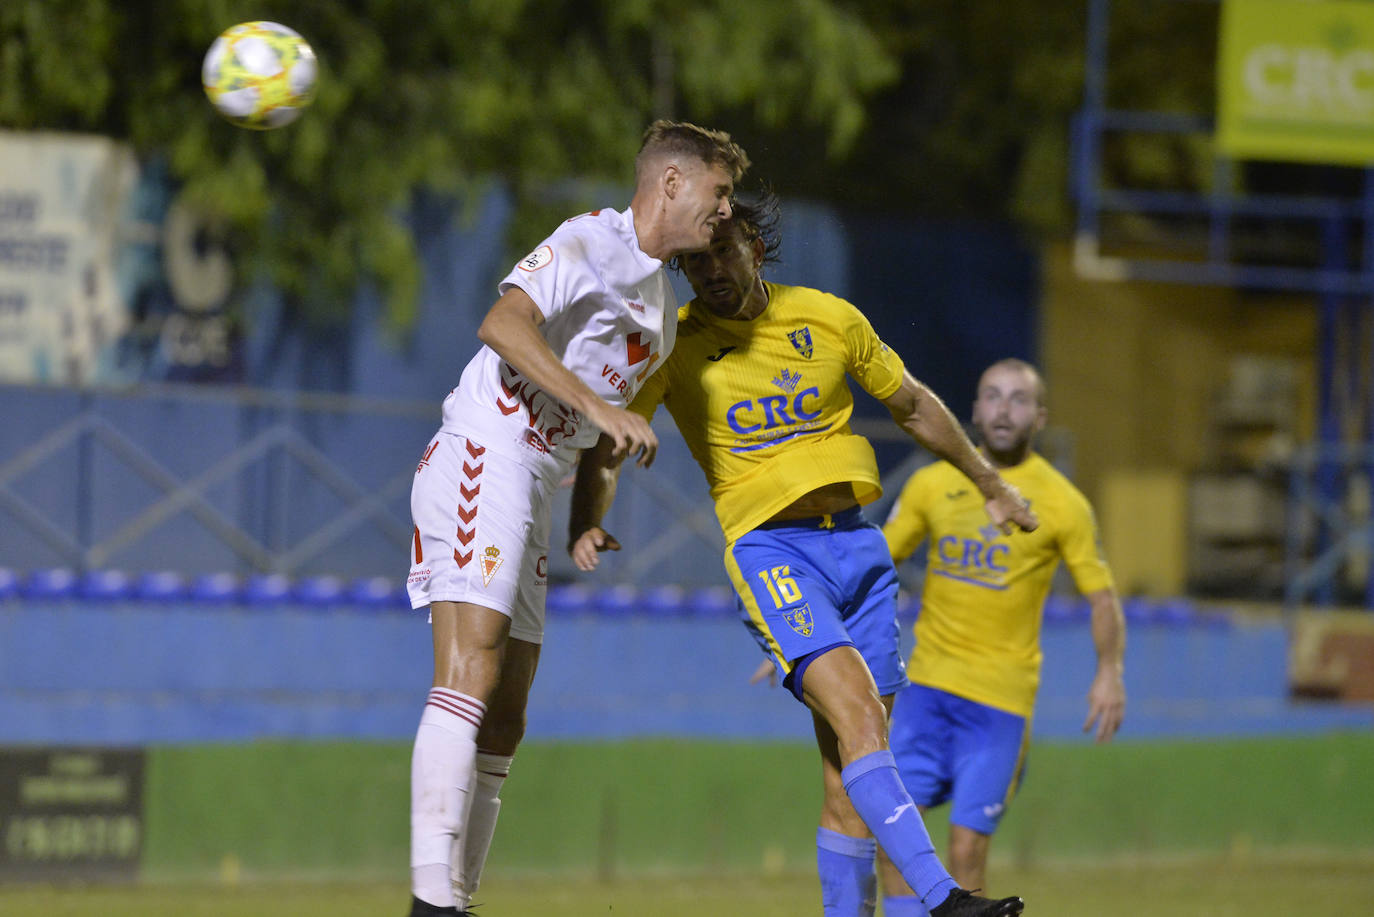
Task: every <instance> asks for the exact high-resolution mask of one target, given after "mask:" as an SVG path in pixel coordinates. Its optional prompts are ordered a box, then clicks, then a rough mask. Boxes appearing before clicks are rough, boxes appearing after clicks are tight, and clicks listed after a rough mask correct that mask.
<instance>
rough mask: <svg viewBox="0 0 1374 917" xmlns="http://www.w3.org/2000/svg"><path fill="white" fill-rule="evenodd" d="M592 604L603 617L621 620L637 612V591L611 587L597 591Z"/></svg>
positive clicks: (625, 587)
mask: <svg viewBox="0 0 1374 917" xmlns="http://www.w3.org/2000/svg"><path fill="white" fill-rule="evenodd" d="M592 604H593V605H594V606H595V608H596V611H597V613H598V614H600V615H602V616H603V617H607V618H623V617H625V616H626V615H631V614H634V613H635V612H636V611H638V610H639V590H638V589H636V588H635V587H634V586H624V585H621V586H611V587H609V588H606V589H601V590H599V591H598V592H597V593H596V596H595V597H594V598H593V599H592Z"/></svg>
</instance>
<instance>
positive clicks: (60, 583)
mask: <svg viewBox="0 0 1374 917" xmlns="http://www.w3.org/2000/svg"><path fill="white" fill-rule="evenodd" d="M76 586H77V578H76V574H75V573H73V572H72V571H71V570H68V569H67V568H66V567H54V568H52V569H50V570H35V571H34V572H32V573H30V574H29V575H28V576H27V577H26V578H25V579H24V580H23V582H22V583H20V586H19V594H20V595H22V596H24V598H26V599H44V600H49V601H51V600H54V599H70V598H73V597H74V596H75V595H76Z"/></svg>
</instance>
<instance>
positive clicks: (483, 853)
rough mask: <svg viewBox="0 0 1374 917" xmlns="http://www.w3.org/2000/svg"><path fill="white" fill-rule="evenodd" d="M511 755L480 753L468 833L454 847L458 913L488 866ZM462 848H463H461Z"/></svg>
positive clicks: (475, 890) (474, 891)
mask: <svg viewBox="0 0 1374 917" xmlns="http://www.w3.org/2000/svg"><path fill="white" fill-rule="evenodd" d="M513 760H514V759H513V758H512V757H511V756H510V755H493V754H489V753H487V752H484V751H479V752H478V753H477V773H476V776H475V777H474V779H473V782H472V784H473V785H472V793H471V794H470V796H469V805H470V807H471V808H470V809H469V812H468V820H467V831H465V832H464V833H463V836H462V837H461V838H458V839H457V840H456V841H455V844H454V856H453V861H452V862H453V897H454V898H455V900H456V901H457V905H458V910H460V911H461V910H463V909H464V908H465V907H467V906H468V905H469V904H471V903H472V896H473V895H475V894H476V893H477V886H478V885H479V884H480V883H481V881H482V868H483V867H484V866H486V865H487V853H488V852H489V851H490V850H491V838H492V835H494V834H495V833H496V816H498V815H500V814H501V798H500V794H501V787H502V786H504V785H505V783H506V777H507V776H508V775H509V774H510V765H511V761H513ZM460 848H461V849H460Z"/></svg>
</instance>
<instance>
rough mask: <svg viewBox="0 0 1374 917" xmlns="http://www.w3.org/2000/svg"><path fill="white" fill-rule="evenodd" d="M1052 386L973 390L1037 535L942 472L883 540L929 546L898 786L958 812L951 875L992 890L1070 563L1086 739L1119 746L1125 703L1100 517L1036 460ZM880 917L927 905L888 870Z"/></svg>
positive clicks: (988, 436)
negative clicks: (988, 508) (1083, 602)
mask: <svg viewBox="0 0 1374 917" xmlns="http://www.w3.org/2000/svg"><path fill="white" fill-rule="evenodd" d="M1044 396H1045V388H1044V384H1043V382H1042V381H1041V379H1040V374H1039V373H1038V372H1036V370H1035V368H1034V367H1032V366H1031V365H1030V364H1028V363H1025V362H1023V361H1021V360H1015V359H1008V360H1001V361H999V362H997V363H994V364H993V365H992V366H990V367H988V369H987V370H986V371H984V373H983V375H982V377H981V379H980V380H979V382H978V393H977V397H976V400H975V401H974V403H973V426H974V428H975V430H976V431H977V432H978V434H979V436H980V437H981V439H982V447H981V450H982V452H983V454H984V456H986V457H987V459H988V461H990V462H991V463H992V464H993V466H994V467H996V468H997V469H998V470H999V471H1000V472H1001V474H1002V476H1003V477H1005V478H1006V479H1007V480H1008V481H1009V482H1011V483H1012V484H1014V485H1015V486H1016V488H1017V489H1018V490H1020V491H1021V493H1022V494H1023V495H1024V496H1025V497H1026V498H1027V499H1028V500H1029V501H1030V503H1031V506H1033V507H1034V508H1035V513H1036V516H1038V517H1039V519H1040V527H1039V528H1037V529H1036V530H1035V531H1034V532H1031V533H1029V534H1024V535H1018V536H1017V537H1015V538H1007V537H1005V536H1004V535H1003V534H1002V532H1000V531H998V530H997V529H996V528H995V527H993V526H990V525H989V524H988V522H987V518H986V516H985V514H984V512H983V507H982V501H981V500H980V499H979V497H978V495H977V494H976V493H974V492H973V491H972V490H971V489H970V488H969V486H968V483H967V481H966V480H965V478H964V477H963V475H962V474H961V473H960V472H959V471H958V470H957V469H956V468H954V466H952V465H950V464H949V463H947V462H936V463H935V464H932V465H927V466H926V467H925V468H922V469H921V470H920V471H917V472H916V473H915V474H914V475H912V476H911V478H910V479H909V480H908V481H907V483H906V485H905V486H904V487H903V488H902V493H901V496H900V497H899V498H898V500H897V503H896V505H895V506H894V507H893V509H892V513H891V515H890V517H889V518H888V521H887V524H886V525H885V526H884V527H883V535H884V536H885V537H886V538H887V543H888V547H889V548H890V549H891V551H892V557H893V560H894V561H896V562H898V563H900V562H901V561H903V560H905V559H906V558H907V557H909V556H911V553H912V552H913V551H914V550H916V548H917V546H919V545H920V544H921V542H922V541H925V542H927V543H928V544H929V547H928V548H927V552H926V561H927V565H926V573H925V584H924V586H923V588H922V590H921V610H920V613H919V615H918V616H917V619H916V648H915V650H914V651H913V652H912V654H911V659H910V663H909V665H908V667H907V676H908V678H910V680H911V682H912V683H911V685H909V686H908V687H906V688H905V689H904V690H903V691H902V692H901V694H899V695H898V697H897V701H896V703H895V704H894V707H893V711H892V728H891V742H892V751H893V754H894V755H895V756H896V759H897V765H898V769H899V770H900V772H901V775H902V782H903V783H904V784H905V786H906V788H907V790H908V791H909V792H910V793H911V797H912V799H913V800H915V802H916V803H917V805H919V806H921V808H922V810H923V811H924V809H925V808H926V807H927V806H933V805H939V804H940V803H943V802H946V801H949V802H950V803H951V806H950V815H949V818H950V832H949V858H950V869H951V872H952V873H953V875H954V878H955V879H956V880H957V881H958V882H959V883H960V884H961V885H966V886H968V887H971V888H979V887H982V885H983V877H984V873H985V871H986V866H987V855H988V845H989V843H990V842H991V840H992V834H993V832H994V831H995V830H996V829H997V824H998V822H999V821H1000V820H1001V818H1002V816H1003V815H1004V814H1005V813H1006V810H1007V805H1008V804H1009V803H1010V802H1011V798H1012V796H1013V794H1014V793H1015V791H1016V787H1017V784H1018V782H1019V779H1020V775H1021V772H1022V769H1023V768H1024V766H1025V759H1026V748H1027V744H1028V740H1029V738H1030V724H1031V715H1032V713H1033V711H1034V707H1035V693H1036V689H1037V687H1038V686H1039V683H1040V656H1041V653H1040V617H1041V610H1042V607H1043V605H1044V602H1045V597H1046V595H1048V594H1049V590H1050V580H1051V578H1052V577H1053V576H1054V571H1055V569H1056V567H1058V565H1059V561H1060V560H1061V559H1062V560H1063V561H1064V563H1065V565H1066V566H1067V567H1068V570H1069V572H1070V573H1071V574H1072V575H1073V579H1074V583H1075V584H1076V585H1077V587H1078V589H1079V590H1080V591H1081V592H1082V593H1083V594H1084V595H1086V596H1087V598H1088V602H1089V603H1090V605H1091V606H1092V633H1093V641H1094V643H1095V645H1096V650H1097V674H1096V676H1095V677H1094V679H1093V683H1092V686H1091V687H1090V688H1089V690H1088V717H1087V720H1086V722H1085V723H1084V730H1085V731H1086V730H1087V729H1090V728H1094V727H1095V728H1096V737H1097V740H1098V741H1099V742H1105V741H1108V740H1109V739H1111V737H1112V736H1113V735H1114V734H1115V733H1116V730H1117V728H1118V727H1119V726H1120V725H1121V718H1122V714H1123V712H1124V710H1125V705H1126V691H1125V688H1124V687H1123V685H1122V680H1121V667H1122V654H1123V653H1124V651H1125V622H1124V620H1123V617H1122V614H1121V603H1120V602H1119V601H1118V599H1117V595H1116V591H1115V589H1114V587H1113V585H1112V575H1111V572H1110V571H1109V570H1108V568H1107V564H1106V562H1105V561H1104V560H1103V559H1102V552H1101V550H1100V549H1099V546H1098V538H1097V526H1096V523H1095V522H1094V520H1093V512H1092V507H1091V506H1089V505H1088V501H1087V499H1086V498H1084V496H1083V494H1081V493H1079V491H1078V489H1077V488H1076V487H1074V486H1073V485H1072V484H1071V483H1069V481H1068V479H1067V478H1065V477H1064V476H1063V475H1062V474H1060V473H1059V472H1058V471H1056V470H1055V469H1054V467H1053V466H1051V465H1050V463H1049V462H1047V461H1045V459H1044V458H1042V457H1041V456H1039V455H1037V454H1036V453H1035V452H1034V451H1032V448H1031V446H1032V440H1033V439H1034V437H1035V434H1036V433H1037V432H1038V431H1039V430H1040V429H1041V427H1043V426H1044V423H1045V417H1046V410H1045V397H1044ZM880 873H881V875H882V881H883V892H884V900H883V913H884V914H885V915H888V917H911V915H924V914H925V909H924V908H923V907H922V905H921V904H920V902H919V900H918V899H917V897H916V896H915V895H914V894H913V893H912V892H911V890H910V889H909V888H908V887H907V883H905V882H904V881H903V879H902V877H901V875H900V874H899V872H898V871H897V870H896V869H894V868H893V867H892V866H891V864H890V863H887V862H883V863H882V866H881V869H880Z"/></svg>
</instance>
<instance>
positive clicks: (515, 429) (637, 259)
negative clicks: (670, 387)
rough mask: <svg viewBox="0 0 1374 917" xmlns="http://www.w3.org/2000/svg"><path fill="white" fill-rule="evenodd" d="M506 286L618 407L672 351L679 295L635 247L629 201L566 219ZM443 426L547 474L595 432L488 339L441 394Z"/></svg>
mask: <svg viewBox="0 0 1374 917" xmlns="http://www.w3.org/2000/svg"><path fill="white" fill-rule="evenodd" d="M512 286H518V287H520V288H521V289H522V290H524V291H525V292H526V293H528V294H529V296H530V298H531V299H533V300H534V302H535V304H536V305H537V306H538V307H539V311H540V312H542V313H543V314H544V323H543V324H542V325H540V326H539V330H540V332H541V333H542V334H543V336H544V339H545V340H546V341H548V343H549V347H550V349H552V350H553V352H554V355H555V356H557V357H558V359H559V360H561V361H562V363H563V365H564V366H566V367H567V368H568V369H569V370H571V371H572V372H573V374H574V375H576V376H577V377H578V378H580V379H581V380H582V381H583V382H585V383H586V384H587V385H588V386H589V387H590V388H591V390H592V391H593V392H595V393H596V394H597V395H599V396H601V397H602V398H603V399H605V400H606V401H607V402H609V403H610V404H613V405H615V406H616V407H622V408H623V407H625V406H626V405H628V404H629V403H630V401H632V400H633V399H634V396H635V394H636V393H637V392H638V391H639V388H640V386H641V385H643V383H644V380H645V379H647V378H648V377H649V374H650V373H651V372H652V371H653V370H655V369H657V368H658V367H660V366H662V365H663V362H664V360H666V359H667V357H668V354H669V352H671V351H672V349H673V342H674V340H675V339H676V336H677V299H676V297H675V296H674V295H673V289H672V287H671V286H670V285H669V283H668V276H667V274H666V273H664V271H663V262H661V261H659V260H658V259H656V258H650V257H649V256H648V255H646V254H645V253H644V252H643V251H642V250H641V249H640V247H639V241H638V238H637V237H636V235H635V227H634V215H633V214H632V213H631V211H630V209H629V208H628V207H627V208H626V209H625V210H624V211H622V212H616V211H614V210H609V209H607V210H595V211H593V212H591V213H584V214H582V215H581V216H576V217H573V218H572V219H570V220H567V221H566V222H564V223H563V225H562V226H560V227H558V229H556V230H554V232H553V235H551V236H549V237H548V238H547V239H545V240H544V242H543V244H542V245H540V246H539V247H538V248H536V249H535V250H534V251H532V252H530V253H529V254H528V255H526V256H525V257H524V258H522V259H521V260H520V261H519V262H517V263H516V265H515V267H514V268H513V269H512V270H511V272H510V273H509V274H507V275H506V277H505V279H504V280H502V281H501V284H500V291H501V292H502V293H505V292H506V291H507V290H509V289H510V288H511V287H512ZM515 359H516V360H517V361H518V360H519V356H518V355H517V356H516V357H515ZM440 429H442V430H443V431H444V432H447V433H457V434H461V435H463V436H467V437H469V438H471V439H474V440H476V441H478V442H481V443H483V444H484V445H486V446H487V447H489V448H491V449H492V450H493V451H495V452H497V453H499V454H501V455H504V456H507V457H510V458H513V459H515V460H516V461H518V462H520V463H521V464H523V465H526V466H527V467H529V468H531V469H533V470H535V471H537V472H539V473H540V474H541V475H544V476H547V477H551V478H559V477H562V476H563V475H564V474H566V473H567V472H568V470H569V469H570V468H571V467H572V465H573V464H574V462H576V460H577V453H578V452H579V451H580V450H582V449H586V448H588V447H590V446H592V445H594V444H595V443H596V440H597V437H598V436H599V435H600V433H601V431H600V430H598V429H597V428H596V426H595V425H594V424H592V423H591V422H590V421H589V420H588V419H587V418H586V417H584V416H583V415H582V414H581V413H580V412H578V411H576V410H574V409H573V408H571V407H570V406H568V405H566V404H563V403H562V402H560V401H559V400H558V399H556V398H554V397H552V396H550V395H549V394H547V393H546V392H544V391H543V390H542V389H540V388H538V387H537V386H536V385H534V383H533V382H531V381H529V380H528V379H526V378H525V377H524V376H523V375H521V373H520V370H518V369H517V368H516V367H515V366H512V365H511V364H510V363H508V362H506V361H505V360H503V359H502V358H501V357H500V356H498V355H497V353H496V352H495V351H494V350H492V349H491V348H490V347H486V346H484V347H482V349H481V350H479V351H478V352H477V355H476V356H474V357H473V358H472V360H471V361H470V362H469V363H468V365H467V367H466V368H465V369H464V370H463V376H462V379H461V381H460V382H459V383H458V387H457V388H455V389H454V390H453V391H451V392H449V394H448V397H447V398H445V399H444V421H443V426H442V427H441V428H440Z"/></svg>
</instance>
